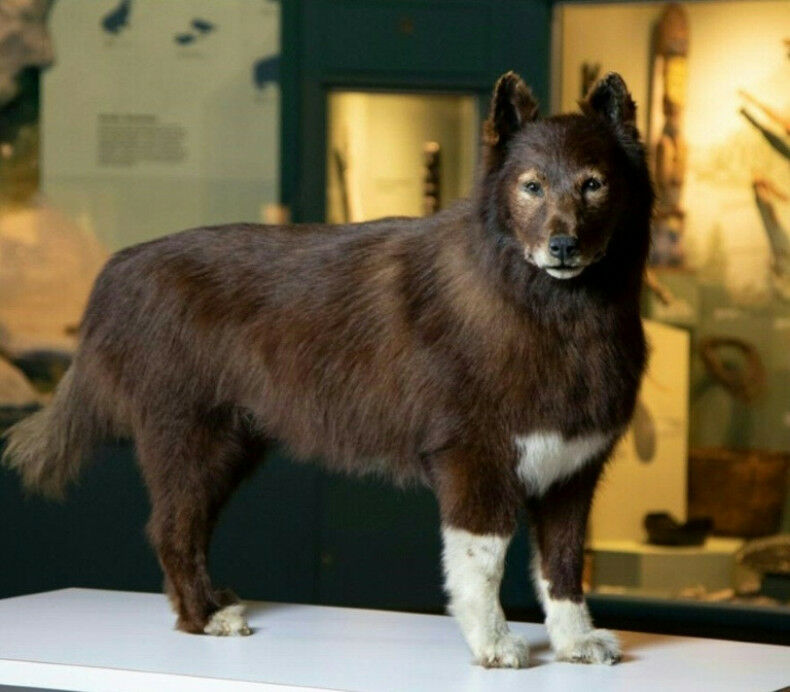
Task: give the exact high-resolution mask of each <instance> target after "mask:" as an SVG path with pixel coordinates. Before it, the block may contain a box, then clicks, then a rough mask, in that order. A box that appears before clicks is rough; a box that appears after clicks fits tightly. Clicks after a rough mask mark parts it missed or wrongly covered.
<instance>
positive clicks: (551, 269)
mask: <svg viewBox="0 0 790 692" xmlns="http://www.w3.org/2000/svg"><path fill="white" fill-rule="evenodd" d="M586 267H587V265H586V264H573V265H571V264H555V265H550V266H549V265H544V266H543V267H541V268H542V269H543V270H544V271H545V272H546V273H547V274H548V275H549V276H550V277H552V278H554V279H572V278H574V277H576V276H579V274H581V273H582V272H583V271H584V270H585V268H586Z"/></svg>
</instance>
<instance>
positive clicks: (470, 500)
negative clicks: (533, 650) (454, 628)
mask: <svg viewBox="0 0 790 692" xmlns="http://www.w3.org/2000/svg"><path fill="white" fill-rule="evenodd" d="M457 461H459V464H458V465H457V466H454V467H453V468H448V469H445V470H444V471H443V473H442V474H441V482H440V484H439V488H438V493H437V494H438V496H439V504H440V508H441V513H442V538H443V540H444V552H443V556H442V557H443V565H444V574H445V589H446V591H447V593H448V595H449V598H450V603H449V610H450V612H451V613H452V614H453V615H454V616H455V618H456V620H457V621H458V624H459V625H460V627H461V631H462V632H463V635H464V638H465V639H466V642H467V643H468V644H469V648H470V649H471V650H472V654H473V655H474V659H475V663H477V664H479V665H482V666H485V667H486V668H520V667H523V666H527V665H528V663H529V647H528V645H527V642H526V641H524V640H523V639H521V638H520V637H517V636H515V635H513V634H511V632H510V630H509V628H508V625H507V621H506V620H505V615H504V613H503V612H502V606H501V605H500V603H499V588H500V585H501V583H502V574H503V572H504V568H505V554H506V553H507V547H508V544H509V543H510V539H511V537H512V535H513V532H514V530H515V524H516V519H515V517H516V514H517V511H518V508H517V502H518V499H517V498H515V497H511V495H512V489H511V488H508V487H506V486H505V484H504V483H500V482H499V480H498V479H497V478H493V479H492V478H490V477H489V478H485V477H480V475H478V474H477V473H468V472H467V471H468V469H465V468H464V467H463V464H464V462H463V460H457ZM492 473H495V471H493V470H492Z"/></svg>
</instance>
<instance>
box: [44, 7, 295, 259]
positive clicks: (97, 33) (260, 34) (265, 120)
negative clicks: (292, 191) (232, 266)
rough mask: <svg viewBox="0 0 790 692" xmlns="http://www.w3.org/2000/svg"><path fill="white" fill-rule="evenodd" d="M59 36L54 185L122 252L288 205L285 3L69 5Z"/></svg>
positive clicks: (47, 130)
mask: <svg viewBox="0 0 790 692" xmlns="http://www.w3.org/2000/svg"><path fill="white" fill-rule="evenodd" d="M50 32H51V34H52V36H53V40H54V43H55V47H56V60H55V64H54V66H53V68H52V69H51V70H50V71H49V72H48V73H46V75H45V76H44V79H43V104H44V106H43V110H42V131H43V141H44V147H43V156H42V164H43V165H42V170H43V175H44V186H45V189H46V190H47V192H48V194H50V195H51V196H52V197H53V198H54V199H56V200H57V201H58V203H59V204H60V205H61V206H62V207H63V208H65V209H66V210H67V211H69V212H73V213H74V215H75V216H78V217H82V218H84V219H85V223H86V225H87V226H88V228H87V230H89V231H90V232H95V233H96V234H98V235H99V236H101V237H102V239H103V240H104V241H105V242H106V243H107V245H108V246H110V247H111V248H115V247H121V246H124V245H128V244H130V243H133V242H136V241H140V240H145V239H147V238H150V237H153V236H156V235H162V234H164V233H166V232H172V231H175V230H179V229H180V228H184V227H188V226H194V225H200V224H207V223H221V222H231V221H240V220H248V221H259V220H261V216H262V209H263V208H264V207H265V206H266V205H268V204H272V203H275V202H277V201H278V197H279V147H280V143H279V119H280V115H279V100H280V91H279V51H280V48H279V33H280V7H279V4H278V3H276V2H270V1H269V0H226V1H224V2H215V1H212V0H171V1H169V2H167V3H162V2H159V1H158V0H106V1H105V0H101V1H97V2H91V3H73V4H72V3H65V2H57V3H55V5H54V8H53V11H52V15H51V18H50ZM75 85H79V98H75V92H74V89H75ZM108 200H111V202H110V201H108Z"/></svg>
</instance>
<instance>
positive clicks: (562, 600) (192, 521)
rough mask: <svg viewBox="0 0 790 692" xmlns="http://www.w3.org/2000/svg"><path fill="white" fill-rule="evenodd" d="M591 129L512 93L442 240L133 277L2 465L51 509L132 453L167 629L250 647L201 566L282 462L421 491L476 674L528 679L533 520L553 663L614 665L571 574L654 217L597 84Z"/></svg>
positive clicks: (129, 252)
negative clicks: (275, 458)
mask: <svg viewBox="0 0 790 692" xmlns="http://www.w3.org/2000/svg"><path fill="white" fill-rule="evenodd" d="M581 105H582V113H581V114H571V115H563V116H557V117H553V118H548V119H540V118H539V117H538V110H537V104H536V103H535V101H534V99H533V98H532V96H531V94H530V92H529V89H528V88H527V87H526V86H525V85H524V84H523V82H522V81H521V80H520V79H519V78H518V77H517V76H516V75H514V74H513V73H508V74H507V75H504V76H503V77H502V78H501V79H500V80H499V82H498V83H497V86H496V88H495V91H494V95H493V98H492V105H491V114H490V116H489V118H488V120H487V121H486V123H485V127H484V134H483V156H482V162H481V170H480V172H479V176H478V182H477V185H476V188H475V190H474V191H473V194H472V196H471V198H470V199H469V200H467V201H465V202H462V203H460V204H458V205H456V206H455V207H453V208H451V209H449V210H447V211H444V212H441V213H439V214H437V215H435V216H433V217H430V218H424V219H406V218H391V219H382V220H379V221H375V222H370V223H363V224H358V225H348V226H338V227H328V226H320V225H315V226H294V227H267V226H258V225H252V224H240V225H232V226H221V227H213V228H199V229H195V230H190V231H185V232H183V233H179V234H176V235H171V236H168V237H164V238H162V239H159V240H155V241H152V242H149V243H145V244H143V245H138V246H135V247H131V248H128V249H126V250H123V251H121V252H119V253H118V254H116V255H115V256H114V257H113V258H112V259H111V260H110V261H109V262H108V264H107V266H106V267H105V268H104V270H103V271H102V273H101V275H100V276H99V277H98V279H97V281H96V284H95V287H94V289H93V293H92V295H91V298H90V301H89V305H88V307H87V310H86V312H85V316H84V320H83V323H82V327H81V341H80V346H79V350H78V352H77V355H76V357H75V360H74V363H73V365H72V367H71V369H70V370H69V372H68V373H67V375H66V377H65V378H64V380H63V381H62V382H61V384H60V386H59V388H58V390H57V392H56V395H55V398H54V401H53V402H52V404H51V405H50V406H49V407H48V408H46V409H44V410H42V411H41V412H39V413H36V414H34V415H33V416H31V417H30V418H28V419H26V420H25V421H23V422H22V423H20V424H19V425H18V426H16V427H15V428H13V429H12V430H11V432H10V435H9V440H8V444H7V448H6V452H5V459H6V461H7V463H9V464H10V465H11V466H14V467H17V468H18V469H19V471H20V473H21V475H22V477H23V479H24V481H25V482H26V484H27V485H28V486H31V487H36V488H39V489H41V490H43V491H44V492H49V493H51V494H57V493H59V492H61V491H62V489H63V487H64V485H65V484H66V482H67V481H68V480H69V479H71V478H72V477H74V476H76V474H77V472H78V470H79V466H80V463H81V461H82V460H83V459H84V458H85V456H86V455H87V453H88V451H89V449H90V446H91V445H92V444H93V443H94V442H96V441H97V440H99V439H101V438H103V437H106V436H111V435H128V436H131V437H132V438H133V439H134V440H135V443H136V446H137V451H138V457H139V462H140V466H141V469H142V472H143V475H144V477H145V481H146V483H147V485H148V488H149V491H150V497H151V502H152V515H151V520H150V523H149V534H150V537H151V540H152V542H153V545H154V547H155V548H156V550H157V553H158V556H159V559H160V562H161V564H162V567H163V570H164V572H165V575H166V588H167V592H168V594H169V595H170V597H171V599H172V601H173V604H174V607H175V608H176V610H177V612H178V627H179V628H181V629H183V630H185V631H188V632H207V633H210V634H243V633H246V632H248V631H249V630H248V628H247V626H246V623H245V621H244V618H243V614H242V612H241V608H240V606H238V605H231V604H229V601H228V599H227V598H226V596H225V595H223V594H220V593H218V592H216V591H215V590H214V589H213V587H212V585H211V582H210V579H209V576H208V573H207V569H206V551H207V548H208V543H209V538H210V534H211V530H212V528H213V526H214V523H215V521H216V518H217V514H218V512H219V511H220V509H221V507H222V505H223V503H224V502H225V501H226V499H227V498H228V496H229V495H230V493H231V492H232V491H233V489H234V488H235V487H236V485H237V484H238V483H239V481H240V480H241V479H242V478H244V476H245V475H247V474H248V473H249V471H250V470H251V469H252V468H253V467H254V466H255V464H256V463H257V462H258V461H259V460H260V458H261V456H262V454H263V452H264V451H265V449H266V447H267V446H268V445H269V444H270V443H271V442H272V441H278V442H279V443H282V444H284V445H285V446H286V448H287V449H289V450H290V452H291V454H292V455H293V456H294V457H296V458H300V459H314V458H317V459H320V460H321V461H322V463H324V464H326V465H327V466H329V467H331V468H334V469H341V470H346V471H352V472H362V473H366V472H375V473H382V474H386V475H388V476H390V477H392V478H393V479H394V480H395V481H397V482H408V481H417V482H421V483H425V484H428V485H429V486H430V487H431V488H432V489H433V490H434V492H435V493H436V496H437V499H438V502H439V507H440V511H441V517H442V525H443V533H444V540H445V555H444V567H445V572H446V574H447V590H448V593H449V597H450V608H451V610H452V612H453V613H454V614H455V615H456V617H457V618H458V620H459V623H460V625H461V628H462V630H463V633H464V635H465V637H466V639H467V642H468V643H469V645H470V647H471V649H472V651H473V654H474V656H475V659H476V660H477V661H478V662H479V663H481V664H483V665H486V666H519V665H525V664H526V661H527V650H526V645H525V644H524V643H523V642H521V641H520V640H518V639H517V638H516V637H514V636H512V635H511V634H510V633H509V632H508V628H507V624H506V622H505V621H504V617H503V615H502V610H501V608H500V606H499V602H498V590H499V582H500V580H501V575H502V569H503V563H504V553H505V550H506V547H507V544H508V541H509V538H510V536H511V535H512V533H513V531H514V530H515V526H516V518H517V514H518V513H519V511H520V509H522V508H523V507H525V506H526V507H527V509H528V510H529V516H530V518H531V522H532V528H533V533H534V538H535V545H536V554H537V555H538V559H537V561H536V566H535V579H536V585H537V587H538V591H539V593H540V596H541V599H542V601H543V604H544V607H545V608H546V612H547V623H548V626H549V632H550V635H551V638H552V642H553V644H554V647H555V649H556V651H557V654H558V656H560V657H561V658H566V659H571V660H582V661H599V662H613V661H615V660H616V659H617V658H618V656H619V652H618V649H617V644H616V641H615V640H614V638H613V637H612V636H611V635H610V634H609V633H607V632H603V631H600V630H594V629H593V628H592V625H591V623H590V619H589V615H588V614H587V611H586V608H585V606H584V602H583V598H582V592H581V563H582V551H583V541H584V531H585V526H586V520H587V514H588V512H589V507H590V502H591V499H592V493H593V489H594V487H595V483H596V481H597V478H598V476H599V473H600V471H601V468H602V466H603V464H604V462H605V461H606V459H607V457H608V455H609V453H610V452H611V449H612V447H613V445H614V444H615V442H616V440H617V439H618V437H619V436H620V435H621V434H622V432H623V431H624V429H625V427H626V425H627V424H628V422H629V419H630V417H631V414H632V411H633V408H634V402H635V397H636V394H637V390H638V387H639V382H640V378H641V375H642V371H643V368H644V365H645V357H646V355H645V342H644V337H643V332H642V326H641V322H640V318H639V291H640V285H641V280H642V274H643V270H644V264H645V258H646V255H647V249H648V242H649V219H650V214H651V205H652V191H651V186H650V181H649V176H648V173H647V167H646V164H645V157H644V151H643V148H642V145H641V144H640V141H639V137H638V134H637V131H636V128H635V123H634V117H635V113H634V105H633V102H632V100H631V97H630V96H629V94H628V92H627V90H626V87H625V84H624V83H623V82H622V80H621V79H620V78H619V77H618V76H617V75H608V76H607V77H606V78H604V79H603V80H602V81H601V82H600V83H599V84H598V85H597V86H596V87H594V89H593V91H592V92H591V94H590V96H589V97H588V98H587V99H586V100H585V101H584V102H583V103H582V104H581Z"/></svg>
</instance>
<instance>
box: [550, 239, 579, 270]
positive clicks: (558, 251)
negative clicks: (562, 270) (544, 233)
mask: <svg viewBox="0 0 790 692" xmlns="http://www.w3.org/2000/svg"><path fill="white" fill-rule="evenodd" d="M578 251H579V240H578V239H577V238H575V237H574V236H572V235H555V236H552V237H551V238H549V252H550V253H551V255H552V257H556V258H557V259H559V260H560V262H562V263H563V264H564V263H565V262H566V261H567V260H569V259H570V258H571V257H573V256H574V255H575V254H576V253H577V252H578Z"/></svg>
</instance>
